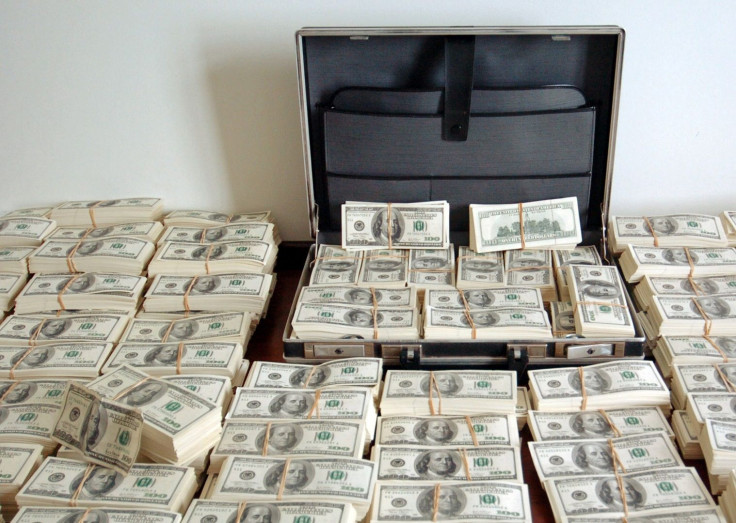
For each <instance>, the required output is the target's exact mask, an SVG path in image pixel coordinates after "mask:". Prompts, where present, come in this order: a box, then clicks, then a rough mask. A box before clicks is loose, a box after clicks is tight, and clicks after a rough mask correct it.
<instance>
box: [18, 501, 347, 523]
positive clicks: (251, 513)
mask: <svg viewBox="0 0 736 523" xmlns="http://www.w3.org/2000/svg"><path fill="white" fill-rule="evenodd" d="M355 518H356V516H355V509H354V508H353V506H352V505H351V504H350V503H332V502H330V503H328V502H326V501H319V500H318V501H315V500H303V501H271V500H269V501H252V500H248V501H213V500H209V499H202V498H200V499H195V500H193V501H192V503H191V504H190V505H189V509H188V510H187V512H186V514H184V518H183V519H182V523H200V522H202V521H207V522H208V523H233V522H241V521H242V522H243V523H250V522H257V523H273V522H278V521H283V522H287V521H289V522H291V521H294V522H302V521H304V522H308V523H355V521H356V519H355ZM21 523H22V522H21ZM112 523H117V522H112ZM142 523H148V522H142Z"/></svg>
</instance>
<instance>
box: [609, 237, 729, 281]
mask: <svg viewBox="0 0 736 523" xmlns="http://www.w3.org/2000/svg"><path fill="white" fill-rule="evenodd" d="M619 265H620V266H621V272H622V273H623V275H624V278H626V281H628V282H629V283H638V282H639V281H640V280H641V279H642V278H643V277H644V276H662V277H665V276H666V277H670V278H687V277H693V278H703V277H708V276H721V275H728V274H736V249H734V248H732V247H710V248H696V247H692V248H690V247H639V246H635V245H633V246H632V245H627V246H626V248H625V249H624V251H623V253H622V254H621V257H620V258H619Z"/></svg>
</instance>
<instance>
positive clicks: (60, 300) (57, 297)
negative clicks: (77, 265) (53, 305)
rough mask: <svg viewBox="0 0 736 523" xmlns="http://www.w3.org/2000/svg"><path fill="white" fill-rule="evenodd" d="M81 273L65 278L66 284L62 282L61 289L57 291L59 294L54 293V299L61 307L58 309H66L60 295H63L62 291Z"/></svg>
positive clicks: (66, 289)
mask: <svg viewBox="0 0 736 523" xmlns="http://www.w3.org/2000/svg"><path fill="white" fill-rule="evenodd" d="M81 275H82V274H81V273H79V274H75V275H73V276H72V277H71V278H69V279H68V280H67V282H66V284H64V287H62V289H61V290H60V291H59V294H57V295H56V301H58V302H59V307H61V309H60V310H62V311H65V310H66V307H64V300H63V299H62V297H63V296H64V293H65V292H66V291H68V290H69V287H71V285H72V283H74V281H75V280H76V279H77V278H79V277H80V276H81Z"/></svg>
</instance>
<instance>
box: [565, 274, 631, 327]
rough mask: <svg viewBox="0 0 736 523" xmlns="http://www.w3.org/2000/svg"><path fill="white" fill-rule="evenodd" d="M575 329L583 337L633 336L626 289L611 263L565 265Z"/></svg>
mask: <svg viewBox="0 0 736 523" xmlns="http://www.w3.org/2000/svg"><path fill="white" fill-rule="evenodd" d="M567 274H568V282H569V289H570V299H571V302H572V306H573V311H574V312H573V315H574V318H575V332H576V333H577V334H579V335H582V336H586V337H595V336H603V337H605V336H613V337H624V338H625V337H633V336H634V334H635V329H634V323H633V320H632V317H631V313H630V312H629V306H628V302H627V299H626V296H627V294H626V289H625V288H624V284H623V281H622V280H621V276H620V275H619V272H618V269H617V268H616V267H614V266H612V265H570V266H569V267H568V268H567Z"/></svg>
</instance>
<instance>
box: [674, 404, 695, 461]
mask: <svg viewBox="0 0 736 523" xmlns="http://www.w3.org/2000/svg"><path fill="white" fill-rule="evenodd" d="M672 431H673V432H674V433H675V441H676V442H677V446H678V447H679V448H680V452H681V453H682V457H683V458H685V459H703V449H702V448H701V447H700V441H699V438H700V432H701V428H700V426H699V425H698V424H697V423H694V422H693V421H692V420H691V419H690V415H689V414H688V413H687V412H685V411H684V410H673V411H672Z"/></svg>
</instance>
